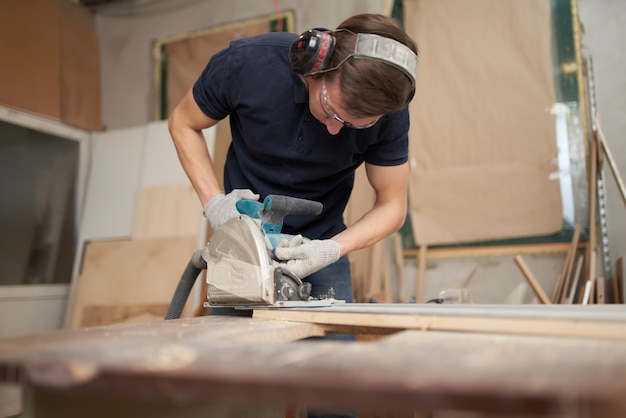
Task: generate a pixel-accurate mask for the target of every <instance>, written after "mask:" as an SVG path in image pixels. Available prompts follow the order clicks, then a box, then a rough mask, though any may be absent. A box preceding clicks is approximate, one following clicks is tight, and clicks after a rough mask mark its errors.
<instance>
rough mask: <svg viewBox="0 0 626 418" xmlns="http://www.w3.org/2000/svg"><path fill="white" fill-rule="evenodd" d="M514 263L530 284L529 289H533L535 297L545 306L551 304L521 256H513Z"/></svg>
mask: <svg viewBox="0 0 626 418" xmlns="http://www.w3.org/2000/svg"><path fill="white" fill-rule="evenodd" d="M515 263H516V264H517V265H518V266H519V268H520V270H522V273H523V274H524V277H525V278H526V280H527V281H528V283H529V284H530V287H531V288H532V289H533V292H535V295H537V297H538V298H539V300H540V301H541V303H544V304H546V305H549V304H551V303H552V302H550V298H548V295H546V292H545V291H544V290H543V288H542V287H541V285H540V284H539V282H538V281H537V279H536V278H535V276H534V275H533V273H532V272H531V271H530V269H529V268H528V266H527V265H526V263H525V262H524V259H523V258H522V256H521V255H516V256H515Z"/></svg>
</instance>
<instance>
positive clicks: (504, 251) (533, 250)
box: [404, 242, 583, 259]
mask: <svg viewBox="0 0 626 418" xmlns="http://www.w3.org/2000/svg"><path fill="white" fill-rule="evenodd" d="M569 247H570V243H568V242H546V243H534V244H511V245H504V244H503V245H479V246H467V247H463V246H461V247H430V248H429V249H428V257H429V258H431V259H440V258H463V257H496V256H507V255H513V256H515V255H517V254H558V253H566V252H567V251H568V250H569ZM579 248H583V247H582V245H580V246H579ZM404 256H405V257H419V248H417V249H414V248H407V249H405V250H404Z"/></svg>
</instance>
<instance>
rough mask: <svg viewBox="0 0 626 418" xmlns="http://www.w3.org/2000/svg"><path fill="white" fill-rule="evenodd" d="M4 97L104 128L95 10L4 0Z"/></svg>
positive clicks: (51, 1) (0, 87) (57, 0)
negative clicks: (93, 12) (91, 11)
mask: <svg viewBox="0 0 626 418" xmlns="http://www.w3.org/2000/svg"><path fill="white" fill-rule="evenodd" d="M0 8H1V12H0V55H1V56H2V65H0V80H3V82H2V83H0V103H3V104H5V105H7V106H10V107H14V108H17V109H22V110H25V111H28V112H33V113H37V114H40V115H43V116H46V117H49V118H52V119H55V120H60V121H62V122H64V123H66V124H68V125H72V126H75V127H78V128H82V129H87V130H100V129H102V122H101V118H102V116H101V109H100V101H101V100H100V63H99V59H100V56H99V52H98V39H97V36H96V31H95V23H94V16H93V14H91V13H90V12H89V11H88V10H87V9H85V8H84V7H82V6H79V5H77V4H73V2H69V1H63V0H30V1H27V2H26V1H21V0H3V1H2V3H1V6H0Z"/></svg>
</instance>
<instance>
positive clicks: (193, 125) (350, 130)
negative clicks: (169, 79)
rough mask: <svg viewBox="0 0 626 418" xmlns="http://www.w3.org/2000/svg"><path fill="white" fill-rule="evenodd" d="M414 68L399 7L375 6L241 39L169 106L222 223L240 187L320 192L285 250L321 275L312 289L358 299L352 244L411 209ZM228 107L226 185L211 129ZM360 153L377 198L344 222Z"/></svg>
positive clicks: (312, 277)
mask: <svg viewBox="0 0 626 418" xmlns="http://www.w3.org/2000/svg"><path fill="white" fill-rule="evenodd" d="M359 34H376V35H379V37H373V36H361V37H359V36H358V35H359ZM381 37H382V38H381ZM361 38H363V39H361ZM390 40H393V41H390ZM370 47H371V48H373V49H371V51H369V52H367V51H366V52H365V53H363V51H361V50H362V49H363V48H365V49H367V48H370ZM380 48H382V49H380ZM372 51H374V52H372ZM390 51H391V52H390ZM364 54H365V56H363V55H364ZM368 54H369V56H368ZM394 54H395V55H394ZM398 54H399V58H398ZM416 69H417V48H416V46H415V43H414V42H413V41H412V40H411V39H410V37H409V36H408V35H407V34H406V33H405V32H404V31H403V30H402V29H401V27H400V26H399V25H398V24H397V23H396V22H395V21H394V20H393V19H391V18H388V17H385V16H382V15H375V14H362V15H356V16H353V17H350V18H348V19H346V20H345V21H344V22H343V23H341V24H340V25H339V27H338V28H337V29H336V30H335V31H333V32H325V31H315V30H314V31H309V32H306V33H305V34H303V35H301V36H300V37H296V35H294V34H288V33H275V32H274V33H267V34H263V35H259V36H256V37H252V38H246V39H241V40H237V41H233V42H232V43H231V45H230V46H229V47H228V48H226V49H224V50H222V51H221V52H219V53H217V54H215V55H214V56H213V57H212V58H211V60H210V61H209V63H208V64H207V66H206V68H205V69H204V71H203V72H202V74H201V75H200V77H199V79H198V80H197V81H196V83H195V84H194V86H193V87H192V89H190V91H189V92H188V93H187V94H186V96H185V97H184V98H183V99H182V101H181V102H180V103H179V104H178V106H177V107H176V108H175V109H174V110H173V111H172V114H171V116H170V118H169V130H170V133H171V136H172V139H173V141H174V144H175V147H176V151H177V153H178V156H179V158H180V161H181V164H182V166H183V168H184V170H185V172H186V173H187V175H188V177H189V179H190V181H191V183H192V185H193V187H194V189H195V191H196V192H197V194H198V197H199V198H200V201H201V203H202V206H203V207H204V214H205V216H206V217H207V218H208V220H209V221H210V223H211V226H212V228H213V229H214V230H215V229H217V228H219V227H220V226H221V225H222V224H224V223H225V222H226V221H228V220H229V219H231V218H233V217H235V216H237V214H238V213H237V211H236V209H235V202H236V201H237V200H239V199H254V200H257V199H259V198H260V199H263V198H265V196H267V195H269V194H278V195H286V196H294V197H300V198H304V199H310V200H315V201H319V202H321V203H322V204H323V205H324V209H323V212H322V214H321V215H320V216H317V217H305V216H299V217H296V216H292V217H287V218H286V219H285V224H284V226H283V232H284V233H287V234H301V235H302V236H304V237H306V238H309V240H308V241H303V240H299V239H295V240H293V242H291V243H286V244H285V245H282V246H280V247H279V248H277V249H276V251H275V255H276V257H277V258H279V259H280V260H282V262H284V263H285V265H286V267H287V268H288V269H289V270H291V271H292V272H294V273H295V274H297V275H299V276H300V277H301V278H303V279H305V281H308V282H310V283H311V284H312V293H311V294H312V295H313V296H319V295H326V294H327V292H328V291H329V289H330V288H331V287H332V288H333V290H334V292H335V297H336V298H337V299H342V300H346V302H351V301H352V284H351V277H350V266H349V262H348V259H347V257H346V255H347V254H349V253H350V252H352V251H355V250H358V249H361V248H364V247H367V246H370V245H372V244H374V243H376V242H378V241H379V240H381V239H383V238H384V237H386V236H387V235H389V234H391V233H393V232H395V231H397V230H398V229H399V228H400V227H401V226H402V225H403V223H404V220H405V216H406V210H407V188H408V176H409V168H408V162H407V161H408V136H407V132H408V128H409V115H408V110H407V104H408V103H409V101H410V100H411V98H412V97H413V92H414V87H415V86H414V84H415V71H416ZM226 116H230V124H231V133H232V144H231V146H230V148H229V150H228V155H227V160H226V165H225V169H224V188H225V191H223V190H221V188H220V185H219V184H218V181H217V178H216V175H215V173H214V170H213V165H212V161H211V157H210V155H209V152H208V150H207V146H206V142H205V140H204V137H203V135H202V130H203V129H206V128H209V127H211V126H213V125H215V124H216V123H217V122H218V121H219V120H221V119H223V118H225V117H226ZM362 163H365V167H366V171H367V177H368V180H369V182H370V184H371V185H372V187H373V189H374V191H375V193H376V200H375V204H374V206H373V207H372V208H371V209H370V210H369V211H368V212H367V213H366V214H365V215H364V216H363V217H362V218H361V219H359V220H358V221H357V222H355V223H354V224H353V225H350V227H346V225H345V224H344V222H343V216H342V215H343V211H344V209H345V206H346V204H347V202H348V199H349V197H350V193H351V191H352V187H353V182H354V171H355V169H356V168H357V167H358V166H359V165H360V164H362Z"/></svg>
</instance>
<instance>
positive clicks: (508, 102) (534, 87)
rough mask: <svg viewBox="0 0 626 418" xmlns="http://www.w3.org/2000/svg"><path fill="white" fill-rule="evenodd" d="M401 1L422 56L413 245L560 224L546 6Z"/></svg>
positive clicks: (510, 234)
mask: <svg viewBox="0 0 626 418" xmlns="http://www.w3.org/2000/svg"><path fill="white" fill-rule="evenodd" d="M404 4H405V27H406V29H407V31H408V32H409V33H410V34H411V35H412V36H413V37H414V39H415V40H416V41H417V43H418V46H419V48H420V58H421V67H420V72H419V74H418V78H417V91H416V96H415V100H414V101H413V102H412V104H411V107H410V111H411V119H412V123H411V130H410V133H409V134H410V140H411V149H410V155H411V183H410V186H411V190H410V196H411V207H410V214H411V219H412V226H413V234H414V237H415V240H416V242H417V243H418V244H428V245H433V244H455V243H463V242H472V241H481V240H490V239H505V238H517V237H527V236H536V235H545V234H552V233H555V232H557V231H560V230H561V228H562V208H561V197H560V188H559V182H558V166H557V146H556V134H555V121H554V117H553V115H551V113H550V108H551V106H552V105H553V104H554V102H555V97H554V85H553V68H552V56H551V50H550V47H551V34H550V2H546V1H545V0H528V1H518V0H473V1H471V2H468V1H465V0H405V2H404Z"/></svg>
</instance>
